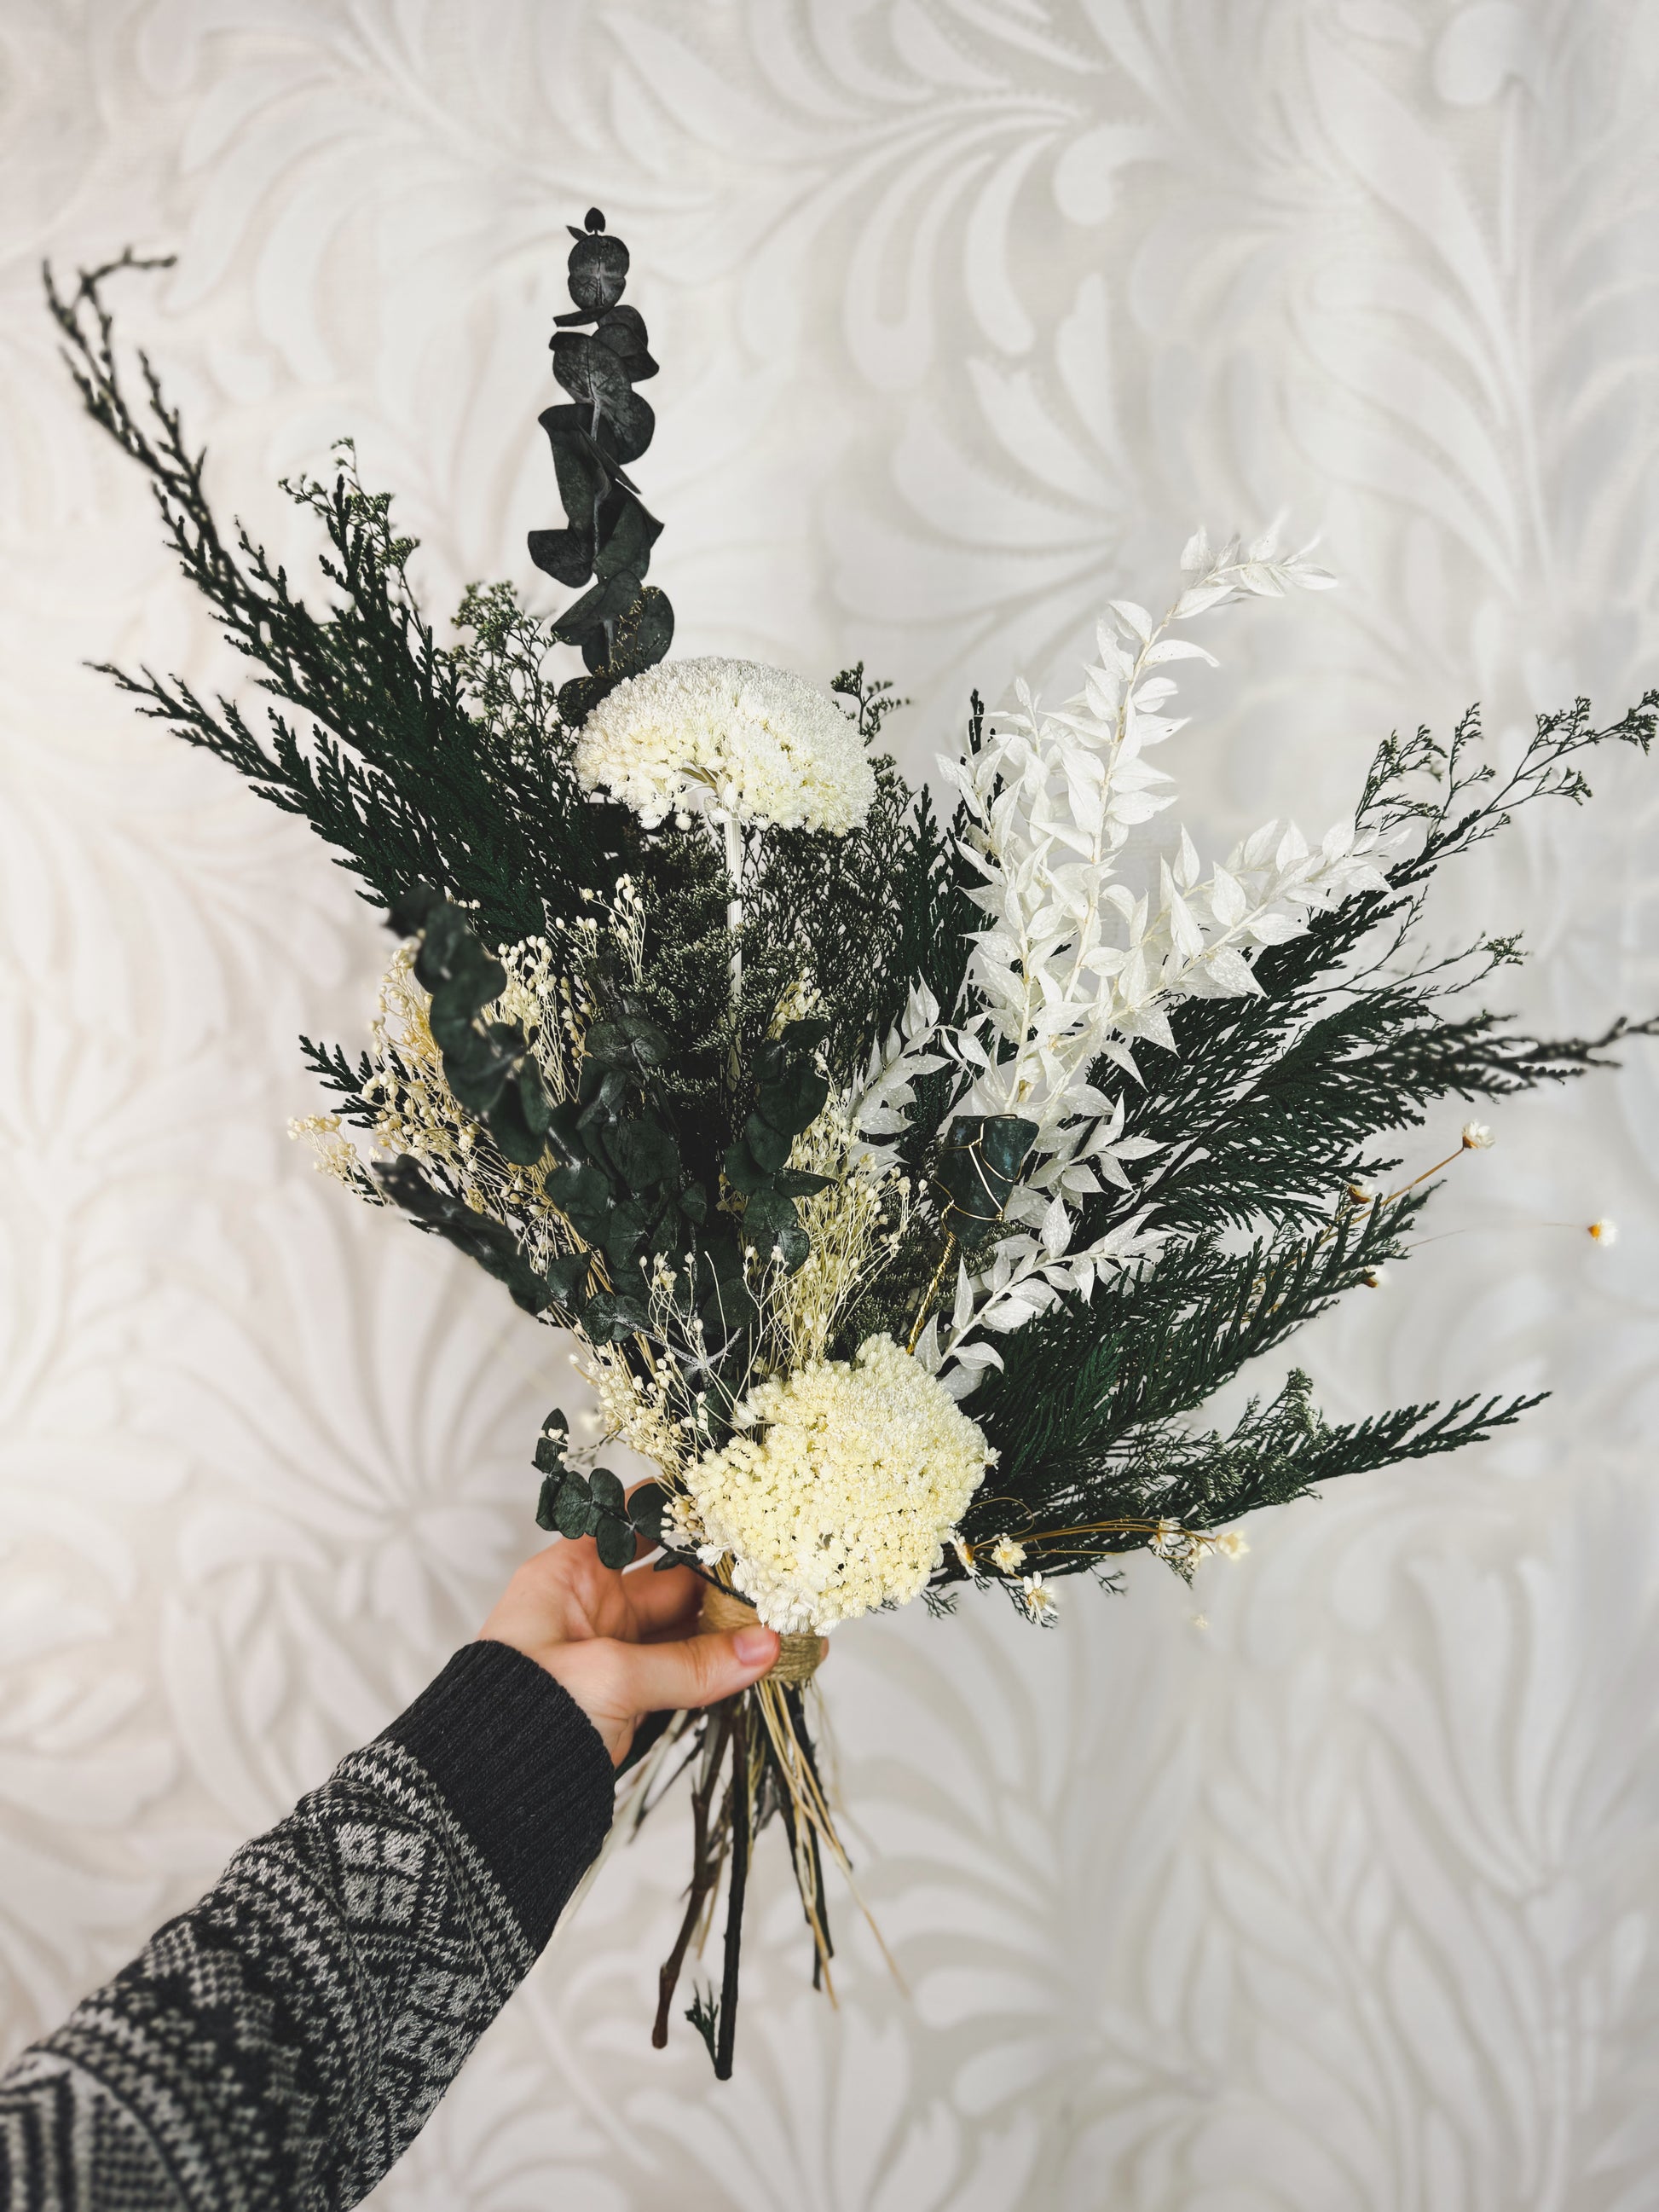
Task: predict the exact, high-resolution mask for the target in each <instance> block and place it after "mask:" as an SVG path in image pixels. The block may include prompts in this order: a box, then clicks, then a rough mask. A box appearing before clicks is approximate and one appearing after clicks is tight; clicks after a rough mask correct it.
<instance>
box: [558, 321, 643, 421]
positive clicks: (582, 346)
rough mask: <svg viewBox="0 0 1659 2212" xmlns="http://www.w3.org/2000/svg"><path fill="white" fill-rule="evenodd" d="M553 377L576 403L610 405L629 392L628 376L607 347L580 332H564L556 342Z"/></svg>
mask: <svg viewBox="0 0 1659 2212" xmlns="http://www.w3.org/2000/svg"><path fill="white" fill-rule="evenodd" d="M553 374H554V375H555V376H556V377H557V378H558V380H559V381H560V383H561V384H562V385H563V386H564V388H565V390H566V391H567V392H568V393H569V394H570V396H571V398H573V399H580V400H586V402H587V403H588V404H590V405H591V404H592V403H593V402H594V401H595V400H597V401H599V404H601V405H608V404H610V403H611V401H612V400H614V399H616V398H619V397H620V396H621V395H623V393H625V392H627V391H628V389H629V384H628V373H627V371H626V370H625V369H624V368H623V365H622V363H621V362H620V361H619V360H618V359H617V356H616V355H615V354H614V353H613V352H612V351H611V348H610V347H609V346H606V345H599V344H598V343H595V341H594V340H593V339H592V338H591V337H586V335H585V334H584V333H583V332H582V331H559V333H558V334H557V336H556V337H555V338H554V340H553Z"/></svg>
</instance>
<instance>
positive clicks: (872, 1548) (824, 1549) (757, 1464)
mask: <svg viewBox="0 0 1659 2212" xmlns="http://www.w3.org/2000/svg"><path fill="white" fill-rule="evenodd" d="M742 1412H743V1414H744V1419H745V1420H746V1422H748V1423H749V1424H750V1425H751V1428H752V1433H740V1434H738V1436H735V1437H733V1438H732V1441H731V1443H728V1444H727V1445H726V1447H725V1449H723V1450H721V1451H718V1452H714V1453H711V1454H710V1455H708V1457H707V1458H704V1459H701V1460H698V1461H696V1462H695V1463H694V1464H693V1465H692V1466H690V1468H687V1469H686V1470H685V1475H684V1480H685V1484H686V1487H687V1488H688V1489H689V1490H690V1493H691V1496H692V1498H693V1500H694V1501H695V1503H696V1509H697V1513H698V1516H699V1518H700V1520H701V1522H702V1528H703V1533H704V1535H705V1537H706V1539H707V1540H708V1541H709V1542H710V1543H712V1544H716V1545H719V1546H720V1547H721V1549H722V1550H723V1551H724V1552H725V1553H726V1554H728V1555H729V1556H730V1558H731V1560H732V1581H733V1583H734V1584H735V1586H736V1587H737V1589H738V1590H739V1591H740V1592H741V1593H742V1595H744V1597H746V1598H747V1599H748V1600H749V1602H750V1604H751V1605H752V1606H753V1607H754V1608H755V1610H756V1612H757V1613H759V1615H760V1617H761V1619H762V1620H763V1621H764V1622H765V1624H766V1626H768V1627H769V1628H775V1629H777V1630H778V1631H779V1632H781V1633H782V1634H785V1635H787V1634H792V1633H799V1632H803V1631H805V1630H809V1629H818V1630H822V1629H825V1628H829V1627H830V1626H833V1625H834V1623H835V1622H836V1621H838V1620H854V1619H855V1618H856V1617H857V1615H858V1614H860V1613H867V1612H869V1610H870V1609H871V1607H872V1606H878V1605H882V1604H884V1603H887V1602H891V1603H893V1604H895V1605H903V1604H906V1603H907V1602H908V1601H909V1600H910V1599H911V1598H913V1597H916V1596H919V1595H921V1590H922V1588H923V1586H924V1584H925V1583H927V1577H928V1576H929V1575H930V1574H932V1572H933V1569H934V1568H935V1567H936V1566H937V1565H938V1564H939V1560H940V1559H941V1558H942V1557H943V1556H944V1548H945V1540H946V1538H947V1537H949V1535H950V1534H951V1531H952V1530H953V1529H954V1528H955V1527H956V1525H957V1522H958V1521H959V1520H960V1519H961V1517H962V1515H963V1510H964V1509H965V1508H966V1506H967V1504H968V1501H969V1498H971V1497H972V1496H973V1494H974V1492H975V1490H976V1489H977V1488H978V1487H979V1484H980V1480H981V1476H982V1475H983V1474H984V1473H985V1468H986V1465H987V1461H988V1459H989V1457H990V1454H989V1452H988V1450H987V1446H986V1442H985V1437H984V1433H983V1431H981V1429H980V1428H979V1426H978V1425H977V1424H976V1423H975V1422H973V1421H970V1420H969V1419H968V1416H967V1415H966V1414H965V1413H963V1412H962V1410H961V1409H960V1407H958V1406H957V1403H956V1401H955V1400H954V1399H953V1398H952V1397H951V1395H949V1393H948V1392H947V1391H946V1390H945V1389H943V1387H942V1386H941V1385H940V1384H939V1383H936V1382H935V1381H934V1380H933V1376H931V1375H929V1374H928V1373H927V1370H926V1369H925V1368H924V1367H922V1366H921V1365H920V1364H919V1363H918V1362H917V1361H915V1359H913V1358H911V1357H910V1355H909V1353H908V1352H903V1351H901V1350H900V1348H899V1346H897V1345H896V1344H895V1343H894V1341H893V1340H892V1338H891V1337H890V1336H872V1337H869V1338H867V1339H866V1341H865V1342H864V1343H863V1344H861V1345H860V1346H859V1348H858V1351H857V1353H856V1354H855V1355H854V1358H853V1359H852V1361H851V1362H850V1364H849V1363H848V1361H846V1360H842V1359H820V1360H815V1361H814V1362H812V1363H811V1365H809V1366H806V1367H803V1368H799V1369H798V1370H796V1371H795V1372H794V1373H793V1375H789V1376H786V1377H784V1378H783V1379H781V1380H780V1381H776V1382H770V1383H761V1384H759V1385H758V1386H757V1388H756V1389H753V1390H751V1391H750V1394H749V1396H748V1399H747V1400H746V1401H745V1402H744V1407H743V1408H742Z"/></svg>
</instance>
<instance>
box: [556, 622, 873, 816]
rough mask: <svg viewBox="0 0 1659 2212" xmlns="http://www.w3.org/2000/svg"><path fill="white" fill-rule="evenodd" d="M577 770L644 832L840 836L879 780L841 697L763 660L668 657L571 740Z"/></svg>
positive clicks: (618, 693) (625, 687)
mask: <svg viewBox="0 0 1659 2212" xmlns="http://www.w3.org/2000/svg"><path fill="white" fill-rule="evenodd" d="M575 767H576V774H577V776H578V777H579V779H580V782H581V784H582V787H583V788H584V789H585V790H586V791H589V792H593V791H605V792H608V793H610V795H611V798H613V799H620V800H621V801H622V803H623V805H626V806H630V807H632V808H633V810H634V811H635V813H636V814H637V815H638V816H639V817H640V819H641V821H642V822H643V823H645V824H646V825H647V828H654V827H655V826H656V825H657V824H658V823H660V822H661V821H663V820H664V819H665V817H667V816H668V815H670V814H672V813H677V812H684V811H693V810H695V811H701V812H702V813H704V814H707V815H708V816H709V817H711V819H714V820H716V821H721V822H726V823H751V824H755V825H758V826H769V827H772V828H775V829H829V830H834V831H835V832H836V833H837V834H838V835H841V836H844V835H845V834H846V833H847V831H848V830H849V829H856V828H857V826H858V824H859V823H860V822H862V821H863V819H864V817H865V816H866V814H867V813H868V812H869V811H870V803H871V801H872V799H873V798H874V797H875V792H876V783H875V777H874V775H873V773H872V770H871V767H870V763H869V762H868V760H867V759H866V757H865V750H864V744H863V741H862V739H861V738H860V736H859V733H858V731H857V729H856V728H855V727H854V725H853V724H852V723H851V722H850V721H849V720H848V718H847V716H846V715H845V714H842V711H841V709H840V708H839V707H837V706H836V702H835V701H834V700H833V699H831V698H829V697H828V696H826V695H825V694H824V693H823V692H822V691H820V690H817V689H816V688H815V687H814V686H813V685H812V684H808V683H807V682H806V681H805V678H802V677H799V676H795V675H792V674H791V673H790V671H788V670H787V668H769V667H767V666H765V665H763V663H762V662H760V661H756V660H720V659H712V658H709V659H697V660H665V661H660V662H659V663H658V664H657V665H656V666H655V667H653V668H647V669H646V670H644V671H642V672H641V674H640V675H638V676H630V677H629V678H628V679H627V680H626V682H624V683H622V684H617V688H616V690H614V691H612V692H611V693H610V694H609V696H607V697H605V698H604V699H602V700H600V702H599V705H598V706H597V707H596V708H594V709H593V711H592V714H590V715H589V716H588V718H587V720H586V722H584V723H583V725H582V727H581V732H580V736H579V737H578V738H577V741H576V752H575Z"/></svg>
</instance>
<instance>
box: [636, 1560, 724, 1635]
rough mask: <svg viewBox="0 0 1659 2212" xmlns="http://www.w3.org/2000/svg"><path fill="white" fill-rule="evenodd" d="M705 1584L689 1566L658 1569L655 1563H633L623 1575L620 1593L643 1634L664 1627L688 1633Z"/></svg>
mask: <svg viewBox="0 0 1659 2212" xmlns="http://www.w3.org/2000/svg"><path fill="white" fill-rule="evenodd" d="M706 1587H707V1585H706V1584H705V1583H704V1582H703V1579H702V1576H701V1575H694V1574H693V1573H692V1571H691V1570H690V1567H665V1568H664V1569H663V1570H662V1571H661V1572H660V1573H659V1572H658V1571H657V1570H656V1569H655V1568H654V1567H635V1568H632V1569H630V1570H629V1572H628V1573H627V1574H626V1575H625V1576H624V1577H623V1595H624V1596H625V1597H626V1598H627V1600H628V1602H629V1606H630V1607H632V1609H633V1613H634V1621H635V1626H636V1627H637V1628H638V1629H639V1632H640V1633H641V1635H642V1636H654V1635H658V1634H659V1633H660V1632H662V1631H663V1630H664V1629H665V1628H678V1629H679V1630H681V1631H682V1632H683V1633H689V1632H690V1627H691V1624H692V1621H693V1620H695V1619H696V1612H697V1607H699V1605H701V1604H702V1593H703V1591H704V1589H705V1588H706Z"/></svg>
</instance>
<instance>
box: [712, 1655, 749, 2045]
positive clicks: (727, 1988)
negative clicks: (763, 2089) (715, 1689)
mask: <svg viewBox="0 0 1659 2212" xmlns="http://www.w3.org/2000/svg"><path fill="white" fill-rule="evenodd" d="M749 1828H750V1791H749V1729H748V1723H747V1716H746V1715H745V1713H744V1709H743V1701H742V1699H738V1701H737V1703H736V1706H735V1709H734V1711H733V1712H732V1887H731V1889H730V1890H729V1892H728V1893H727V1895H726V1964H725V1971H724V1974H723V1976H722V1978H721V1981H720V2031H719V2039H718V2042H717V2044H716V2046H715V2051H714V2079H715V2080H716V2081H730V2080H731V2079H732V2049H733V2046H734V2045H735V2044H736V2041H737V2033H738V1964H739V1962H740V1960H741V1959H742V1956H743V1900H744V1891H745V1890H746V1889H747V1888H748V1887H749Z"/></svg>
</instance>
